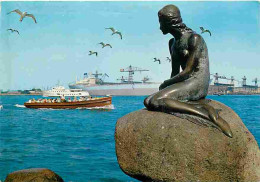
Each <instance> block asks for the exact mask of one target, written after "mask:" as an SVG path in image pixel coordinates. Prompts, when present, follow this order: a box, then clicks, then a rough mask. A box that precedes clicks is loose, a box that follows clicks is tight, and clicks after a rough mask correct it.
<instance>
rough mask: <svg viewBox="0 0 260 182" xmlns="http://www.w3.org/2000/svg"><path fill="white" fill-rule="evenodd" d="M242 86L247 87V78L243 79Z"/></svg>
mask: <svg viewBox="0 0 260 182" xmlns="http://www.w3.org/2000/svg"><path fill="white" fill-rule="evenodd" d="M242 86H246V76H244V77H243V78H242Z"/></svg>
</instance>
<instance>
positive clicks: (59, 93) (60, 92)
mask: <svg viewBox="0 0 260 182" xmlns="http://www.w3.org/2000/svg"><path fill="white" fill-rule="evenodd" d="M43 96H44V97H65V96H66V97H73V96H74V97H89V96H90V95H89V93H88V92H87V91H83V90H82V89H65V87H63V86H57V87H53V88H52V89H51V90H47V91H43Z"/></svg>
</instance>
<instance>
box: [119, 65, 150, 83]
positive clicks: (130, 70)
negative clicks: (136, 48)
mask: <svg viewBox="0 0 260 182" xmlns="http://www.w3.org/2000/svg"><path fill="white" fill-rule="evenodd" d="M137 71H139V72H140V73H141V72H142V71H149V70H146V69H142V68H138V67H133V66H131V65H130V66H128V67H127V68H125V69H120V72H128V82H129V83H133V82H134V80H133V75H134V73H135V72H137Z"/></svg>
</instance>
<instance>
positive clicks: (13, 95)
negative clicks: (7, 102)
mask: <svg viewBox="0 0 260 182" xmlns="http://www.w3.org/2000/svg"><path fill="white" fill-rule="evenodd" d="M1 95H4V96H5V95H11V96H20V95H42V94H8V93H6V94H0V96H1Z"/></svg>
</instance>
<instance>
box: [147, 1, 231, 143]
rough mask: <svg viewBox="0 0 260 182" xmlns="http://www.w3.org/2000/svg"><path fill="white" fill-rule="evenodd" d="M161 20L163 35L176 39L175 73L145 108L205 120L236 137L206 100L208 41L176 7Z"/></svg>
mask: <svg viewBox="0 0 260 182" xmlns="http://www.w3.org/2000/svg"><path fill="white" fill-rule="evenodd" d="M158 17H159V23H160V29H161V31H162V33H163V34H164V35H166V34H168V33H170V34H171V35H172V36H173V37H174V38H172V39H170V41H169V50H170V54H171V60H172V61H171V64H172V73H171V78H170V79H168V80H165V81H164V82H163V83H162V84H161V85H160V87H159V91H158V92H156V93H154V94H152V95H150V96H148V97H147V98H146V99H145V100H144V105H145V107H146V108H147V109H148V110H150V111H161V112H166V113H173V112H178V113H182V114H189V115H195V116H198V117H201V118H204V119H206V120H209V121H211V122H213V123H214V124H215V125H216V126H217V127H219V128H220V130H222V132H223V133H224V134H225V135H227V136H228V137H231V138H232V131H231V129H230V126H229V125H228V123H227V122H226V121H225V120H224V119H223V118H221V117H220V116H219V114H218V111H217V110H216V109H214V108H213V107H212V106H210V105H209V104H208V102H207V100H206V99H205V97H206V96H207V93H208V87H209V79H210V73H209V58H208V49H207V45H206V43H205V41H204V39H203V38H202V37H201V36H200V35H199V34H197V33H196V32H194V31H193V30H192V29H190V28H188V27H187V26H186V25H185V24H184V23H183V22H182V18H181V14H180V11H179V9H178V7H176V6H174V5H167V6H165V7H163V8H162V9H161V10H160V11H159V12H158ZM180 67H181V68H182V71H181V72H180Z"/></svg>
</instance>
